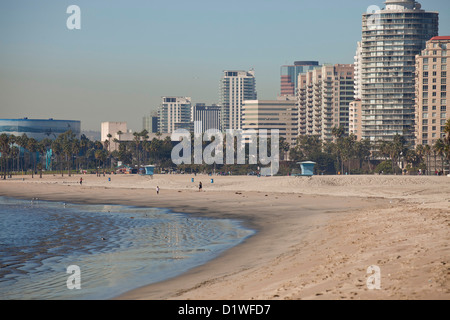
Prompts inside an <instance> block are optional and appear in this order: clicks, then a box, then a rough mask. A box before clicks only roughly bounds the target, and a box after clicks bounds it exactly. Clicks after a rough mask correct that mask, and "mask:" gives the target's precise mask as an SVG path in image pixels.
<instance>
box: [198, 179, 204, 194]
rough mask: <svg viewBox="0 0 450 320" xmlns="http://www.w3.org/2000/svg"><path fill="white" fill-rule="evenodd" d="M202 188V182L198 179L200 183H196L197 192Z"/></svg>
mask: <svg viewBox="0 0 450 320" xmlns="http://www.w3.org/2000/svg"><path fill="white" fill-rule="evenodd" d="M202 188H203V185H202V182H201V181H200V183H199V184H198V191H199V192H200V191H202Z"/></svg>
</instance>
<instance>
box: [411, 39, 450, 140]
mask: <svg viewBox="0 0 450 320" xmlns="http://www.w3.org/2000/svg"><path fill="white" fill-rule="evenodd" d="M449 60H450V36H446V37H433V38H431V40H429V41H428V42H427V45H426V48H425V50H422V52H421V53H420V54H419V55H417V57H416V114H415V116H416V126H415V134H416V145H430V146H433V145H434V144H435V143H436V141H437V140H438V139H440V138H444V137H445V133H444V128H445V123H446V122H447V121H448V120H449V119H450V110H449V108H448V99H449V98H450V97H448V94H447V92H448V90H447V86H448V83H447V82H448V80H447V79H448V76H449V75H450V65H449V64H448V63H449V62H450V61H449ZM449 84H450V83H449Z"/></svg>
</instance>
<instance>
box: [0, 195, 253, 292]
mask: <svg viewBox="0 0 450 320" xmlns="http://www.w3.org/2000/svg"><path fill="white" fill-rule="evenodd" d="M254 233H255V232H254V231H253V230H250V229H246V228H244V227H243V226H242V224H241V222H239V221H234V220H227V219H208V218H196V217H192V216H189V215H185V214H180V213H174V212H171V211H169V210H166V209H160V208H140V207H129V206H116V205H76V204H64V203H60V202H47V201H29V200H17V199H11V198H4V197H0V299H2V300H11V299H14V300H22V299H27V300H34V299H39V300H41V299H45V300H47V299H48V300H56V299H63V300H80V299H87V300H90V299H109V298H113V297H116V296H118V295H119V294H121V293H124V292H126V291H129V290H131V289H134V288H138V287H140V286H143V285H147V284H151V283H155V282H159V281H162V280H166V279H169V278H172V277H175V276H177V275H180V274H182V273H184V272H186V271H187V270H189V269H191V268H194V267H196V266H199V265H202V264H204V263H206V262H207V261H209V260H211V259H213V258H215V257H217V256H218V255H220V254H221V253H222V252H224V251H225V250H227V249H229V248H231V247H233V246H236V245H237V244H239V243H241V242H242V241H244V240H245V239H246V238H248V237H250V236H252V235H253V234H254ZM69 266H78V267H79V271H80V274H79V278H78V280H79V282H78V283H79V284H80V286H81V288H80V289H69V286H68V282H69V283H70V284H77V282H74V281H73V277H74V276H75V274H74V273H72V271H71V270H69V269H68V268H69ZM69 272H70V273H69Z"/></svg>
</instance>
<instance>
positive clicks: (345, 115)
mask: <svg viewBox="0 0 450 320" xmlns="http://www.w3.org/2000/svg"><path fill="white" fill-rule="evenodd" d="M354 70H355V69H354V65H353V64H336V65H324V66H322V67H317V68H316V69H315V70H313V71H308V72H306V73H304V74H300V75H299V77H298V92H297V101H298V126H299V127H298V133H299V134H300V135H318V136H320V137H321V139H322V140H324V141H331V140H333V134H332V130H333V128H335V127H343V128H344V130H345V133H347V134H348V133H349V104H350V102H351V101H353V98H354Z"/></svg>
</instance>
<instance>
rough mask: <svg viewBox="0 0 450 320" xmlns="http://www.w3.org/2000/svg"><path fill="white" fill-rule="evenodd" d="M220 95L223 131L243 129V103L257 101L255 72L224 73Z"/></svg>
mask: <svg viewBox="0 0 450 320" xmlns="http://www.w3.org/2000/svg"><path fill="white" fill-rule="evenodd" d="M220 95H221V96H220V104H221V107H222V109H221V117H222V119H221V121H222V130H228V129H233V130H236V129H242V110H241V108H242V102H243V101H244V100H256V99H257V94H256V80H255V72H254V70H250V71H224V72H223V76H222V79H221V82H220Z"/></svg>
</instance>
